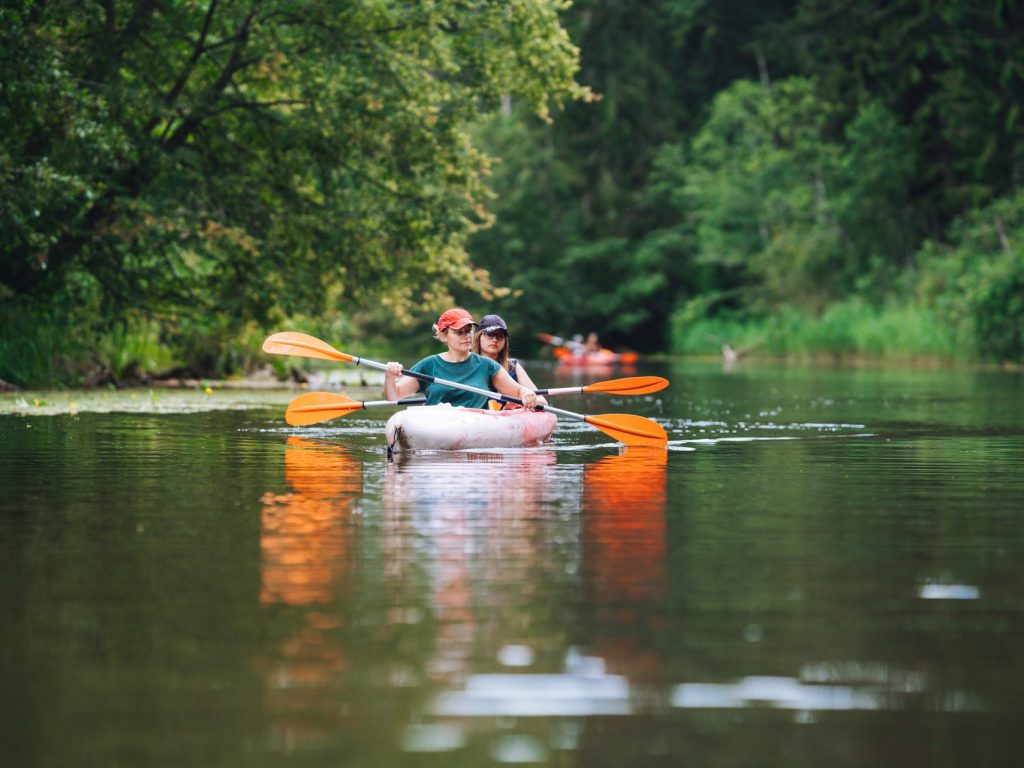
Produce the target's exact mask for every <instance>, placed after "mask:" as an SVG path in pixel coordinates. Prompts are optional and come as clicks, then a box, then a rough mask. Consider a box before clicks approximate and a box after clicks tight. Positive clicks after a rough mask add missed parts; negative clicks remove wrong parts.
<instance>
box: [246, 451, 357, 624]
mask: <svg viewBox="0 0 1024 768" xmlns="http://www.w3.org/2000/svg"><path fill="white" fill-rule="evenodd" d="M284 476H285V482H287V484H288V487H289V488H290V490H289V491H288V492H287V493H284V494H282V495H274V494H270V493H267V494H265V495H264V496H263V512H262V516H261V532H260V552H261V557H262V567H261V589H260V602H261V603H263V604H264V605H266V604H273V603H283V604H286V605H309V604H314V603H330V602H332V601H333V600H334V599H335V597H336V594H337V590H338V588H339V586H340V583H341V581H342V580H343V577H344V575H345V573H346V572H347V570H348V566H349V558H348V548H349V527H348V522H349V520H348V517H349V515H350V514H351V508H352V504H353V502H354V501H355V499H357V498H358V496H359V494H360V492H361V491H362V467H361V465H360V464H359V462H357V461H356V460H355V459H353V458H352V457H351V456H349V455H348V453H347V452H346V451H345V450H344V449H343V448H340V447H337V446H324V445H320V444H317V443H314V442H311V441H308V440H304V439H302V438H299V437H289V438H288V442H287V447H286V450H285V455H284Z"/></svg>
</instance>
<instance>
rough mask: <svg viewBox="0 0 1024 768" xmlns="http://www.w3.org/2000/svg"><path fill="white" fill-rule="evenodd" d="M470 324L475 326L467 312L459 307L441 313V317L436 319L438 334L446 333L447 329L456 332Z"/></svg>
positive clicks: (474, 321)
mask: <svg viewBox="0 0 1024 768" xmlns="http://www.w3.org/2000/svg"><path fill="white" fill-rule="evenodd" d="M470 324H473V325H475V324H476V320H474V319H473V316H472V315H471V314H469V312H467V311H466V310H464V309H462V308H460V307H454V308H452V309H449V310H447V311H446V312H442V313H441V316H440V317H439V318H437V330H438V332H440V331H447V330H448V329H449V328H453V329H454V330H456V331H457V330H459V328H464V327H465V326H467V325H470Z"/></svg>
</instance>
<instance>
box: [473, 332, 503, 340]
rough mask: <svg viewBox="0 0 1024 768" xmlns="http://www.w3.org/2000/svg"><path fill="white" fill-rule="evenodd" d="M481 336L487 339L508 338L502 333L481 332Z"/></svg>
mask: <svg viewBox="0 0 1024 768" xmlns="http://www.w3.org/2000/svg"><path fill="white" fill-rule="evenodd" d="M480 333H481V335H482V336H486V337H487V338H488V339H505V338H508V334H507V333H505V332H504V331H481V332H480Z"/></svg>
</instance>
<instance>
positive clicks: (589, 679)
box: [431, 673, 633, 717]
mask: <svg viewBox="0 0 1024 768" xmlns="http://www.w3.org/2000/svg"><path fill="white" fill-rule="evenodd" d="M431 711H432V713H433V714H435V715H439V716H443V717H444V716H447V717H553V716H561V717H583V716H586V715H629V714H632V713H633V707H632V703H631V697H630V685H629V680H628V679H627V678H625V677H623V676H621V675H597V676H587V675H579V674H572V673H563V674H539V675H511V674H486V675H470V677H469V679H468V680H467V681H466V687H465V688H464V689H463V690H461V691H445V692H444V693H441V694H440V695H438V696H437V697H436V698H435V699H434V704H433V706H432V708H431Z"/></svg>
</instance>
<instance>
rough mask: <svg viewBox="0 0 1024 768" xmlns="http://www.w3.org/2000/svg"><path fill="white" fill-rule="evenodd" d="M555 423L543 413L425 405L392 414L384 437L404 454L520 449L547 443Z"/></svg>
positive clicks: (522, 410)
mask: <svg viewBox="0 0 1024 768" xmlns="http://www.w3.org/2000/svg"><path fill="white" fill-rule="evenodd" d="M557 423H558V419H557V417H556V416H555V415H554V414H553V413H547V412H546V411H529V410H526V409H524V408H516V409H514V410H510V411H487V410H480V409H477V408H454V407H452V406H450V405H426V406H417V407H414V408H406V409H405V410H404V411H399V412H398V413H396V414H394V415H393V416H392V417H391V418H390V419H388V423H387V426H385V428H384V435H385V437H386V439H387V441H388V446H390V447H391V448H397V449H400V450H404V451H458V450H463V449H466V448H523V447H526V446H531V445H539V444H541V443H543V442H546V441H547V440H548V438H550V437H551V433H552V432H554V431H555V426H556V425H557Z"/></svg>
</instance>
